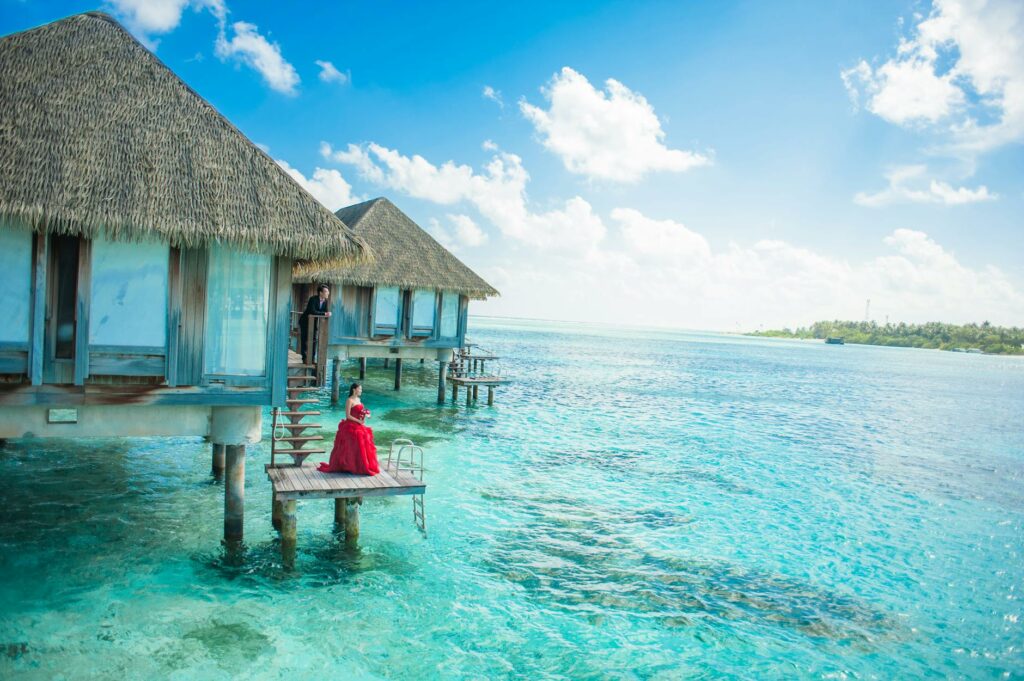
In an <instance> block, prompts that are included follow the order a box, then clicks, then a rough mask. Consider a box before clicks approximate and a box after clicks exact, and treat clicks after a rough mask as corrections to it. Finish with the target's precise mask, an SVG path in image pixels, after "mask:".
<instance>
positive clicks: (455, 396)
mask: <svg viewBox="0 0 1024 681" xmlns="http://www.w3.org/2000/svg"><path fill="white" fill-rule="evenodd" d="M458 401H459V384H458V383H455V382H454V381H453V382H452V402H458Z"/></svg>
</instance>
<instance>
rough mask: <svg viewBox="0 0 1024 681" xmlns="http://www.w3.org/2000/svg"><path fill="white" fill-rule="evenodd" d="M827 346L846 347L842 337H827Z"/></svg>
mask: <svg viewBox="0 0 1024 681" xmlns="http://www.w3.org/2000/svg"><path fill="white" fill-rule="evenodd" d="M825 343H826V344H827V345H846V341H844V340H843V338H842V336H829V337H828V338H826V339H825Z"/></svg>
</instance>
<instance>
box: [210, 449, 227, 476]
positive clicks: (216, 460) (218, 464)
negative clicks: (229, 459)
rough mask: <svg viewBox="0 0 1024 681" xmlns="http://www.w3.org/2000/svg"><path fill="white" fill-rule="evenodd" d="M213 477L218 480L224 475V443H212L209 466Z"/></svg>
mask: <svg viewBox="0 0 1024 681" xmlns="http://www.w3.org/2000/svg"><path fill="white" fill-rule="evenodd" d="M211 472H212V473H213V477H215V478H217V479H218V480H220V479H221V478H223V477H224V445H218V444H214V445H213V465H212V466H211Z"/></svg>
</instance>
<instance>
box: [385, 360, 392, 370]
mask: <svg viewBox="0 0 1024 681" xmlns="http://www.w3.org/2000/svg"><path fill="white" fill-rule="evenodd" d="M390 365H391V360H390V359H388V358H387V357H385V358H384V368H385V369H387V368H388V367H389V366H390Z"/></svg>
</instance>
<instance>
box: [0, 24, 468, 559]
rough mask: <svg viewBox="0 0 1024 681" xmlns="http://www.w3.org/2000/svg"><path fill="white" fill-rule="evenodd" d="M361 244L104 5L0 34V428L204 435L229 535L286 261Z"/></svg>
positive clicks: (282, 381)
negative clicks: (216, 468)
mask: <svg viewBox="0 0 1024 681" xmlns="http://www.w3.org/2000/svg"><path fill="white" fill-rule="evenodd" d="M364 256H365V253H364V249H363V247H362V245H361V243H360V240H359V239H358V238H357V237H355V236H354V235H353V234H352V233H351V232H350V231H349V230H348V229H347V228H346V226H345V224H344V223H343V222H342V221H341V220H340V219H338V218H337V217H336V216H335V215H334V214H333V213H331V212H330V211H329V210H327V209H326V208H324V207H323V206H322V205H321V204H320V203H318V202H317V201H316V200H315V199H314V198H313V197H312V196H310V195H309V194H308V193H307V192H306V191H305V190H303V189H302V188H301V187H300V186H299V185H298V184H296V183H295V182H294V181H293V180H292V179H291V178H290V177H289V176H288V175H287V174H286V173H285V172H284V171H283V170H282V169H281V168H280V167H279V166H278V165H277V164H276V163H275V162H274V161H273V160H272V159H271V158H270V157H269V156H267V154H265V153H264V152H263V151H261V150H260V149H259V148H258V147H256V146H255V145H254V144H253V143H252V142H250V141H249V140H248V139H247V138H246V137H245V135H243V134H242V133H241V132H240V131H239V130H238V129H237V128H235V127H234V126H233V125H232V124H231V123H230V122H229V121H228V120H227V119H225V118H224V117H223V116H222V115H221V114H220V113H218V112H217V110H216V109H214V108H213V107H212V106H211V105H210V104H209V103H208V102H206V101H205V100H204V99H203V98H202V97H200V96H199V95H198V94H196V92H194V91H193V90H192V89H190V88H189V87H188V86H187V85H186V84H185V83H184V82H182V81H181V80H180V79H179V78H178V77H177V76H176V75H175V74H174V73H173V72H171V71H170V69H168V68H167V67H166V66H165V65H164V64H163V63H162V62H160V60H159V59H157V58H156V56H154V55H153V54H152V53H151V52H150V51H149V50H147V49H146V48H145V47H143V46H142V45H141V44H140V43H139V42H137V41H136V40H135V39H134V38H133V37H132V36H131V35H130V34H129V33H128V32H127V31H126V30H125V29H124V28H123V27H122V26H121V25H119V24H118V23H117V22H116V21H114V20H113V19H112V18H110V17H109V16H107V15H104V14H99V13H87V14H80V15H76V16H72V17H69V18H66V19H63V20H60V21H56V22H54V23H51V24H47V25H44V26H41V27H39V28H35V29H31V30H28V31H24V32H21V33H17V34H13V35H9V36H6V37H4V38H2V39H0V438H19V437H29V436H35V437H68V438H79V437H83V436H115V437H116V436H144V435H162V436H172V435H173V436H181V435H194V436H206V437H209V439H210V440H211V442H212V443H213V444H214V451H215V457H216V456H217V452H218V448H219V451H220V455H222V456H223V457H224V461H223V464H222V465H224V466H226V468H227V473H226V484H225V537H226V538H228V539H239V538H241V534H242V501H243V495H244V462H245V458H244V454H245V445H246V444H247V443H253V442H258V441H259V440H260V438H261V408H262V407H264V406H270V405H284V404H285V403H286V400H287V399H288V395H289V390H290V389H289V388H288V334H289V328H290V317H291V314H290V313H291V306H292V266H293V261H295V260H303V261H312V260H315V261H319V262H326V263H328V266H329V267H338V266H340V265H341V264H344V263H347V262H358V261H359V260H360V259H361V258H363V257H364ZM460 328H461V327H460ZM216 463H217V460H216V458H215V465H216Z"/></svg>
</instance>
